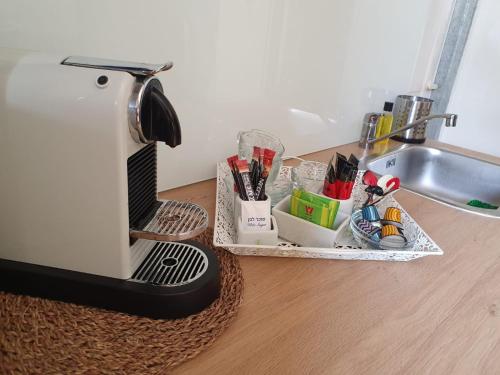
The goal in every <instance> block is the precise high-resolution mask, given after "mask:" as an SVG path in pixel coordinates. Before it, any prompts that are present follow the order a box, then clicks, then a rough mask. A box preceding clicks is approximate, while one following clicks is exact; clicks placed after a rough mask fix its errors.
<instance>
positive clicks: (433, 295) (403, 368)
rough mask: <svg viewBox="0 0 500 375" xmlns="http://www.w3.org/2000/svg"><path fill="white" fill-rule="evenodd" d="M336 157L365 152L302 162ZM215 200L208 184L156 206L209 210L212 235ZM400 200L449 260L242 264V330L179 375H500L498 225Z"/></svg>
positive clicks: (405, 195)
mask: <svg viewBox="0 0 500 375" xmlns="http://www.w3.org/2000/svg"><path fill="white" fill-rule="evenodd" d="M428 143H429V142H428ZM430 144H431V145H433V144H434V145H439V146H440V147H441V148H443V147H444V148H448V149H451V150H455V151H457V150H458V151H460V152H463V153H466V154H469V155H475V156H480V158H482V159H487V160H490V161H494V162H496V163H499V162H500V159H499V158H494V157H491V156H486V155H480V154H477V153H473V152H471V151H466V150H460V149H458V148H456V147H451V146H446V145H443V144H440V143H437V142H431V143H430ZM334 151H339V152H343V153H346V154H349V153H351V152H353V153H356V154H357V155H360V151H361V150H360V149H359V148H358V147H357V146H356V145H355V144H349V145H345V146H341V147H336V148H332V149H329V150H325V151H321V152H317V153H312V154H309V155H306V156H304V158H305V159H309V160H318V161H325V162H327V161H328V160H329V159H330V157H331V155H332V153H333V152H334ZM293 163H294V162H293V161H292V162H290V164H293ZM215 190H216V188H215V180H208V181H204V182H200V183H197V184H193V185H189V186H186V187H182V188H177V189H172V190H169V191H167V192H163V193H161V194H160V196H161V197H162V198H175V199H181V200H189V201H193V202H196V203H199V204H201V205H203V206H204V207H205V208H207V209H208V211H209V214H210V217H211V224H212V225H213V218H214V209H215ZM396 198H397V199H398V201H399V202H400V203H401V205H402V206H403V207H405V209H406V210H407V211H408V212H409V213H410V215H412V216H413V218H414V219H415V220H416V221H417V222H418V223H419V224H420V225H421V226H422V228H423V229H424V230H425V231H426V232H427V233H428V234H429V235H430V236H431V237H432V238H433V239H434V240H435V241H436V243H437V244H439V246H440V247H441V248H442V249H443V250H444V255H443V256H429V257H424V258H420V259H417V260H414V261H411V262H403V263H399V262H394V263H393V262H377V261H341V260H315V259H298V258H271V257H244V256H242V257H240V258H239V259H240V262H241V266H242V268H243V275H244V278H245V291H244V301H243V305H242V306H241V308H240V311H239V313H238V316H237V318H236V320H235V321H234V322H233V324H232V325H231V326H230V327H229V328H228V330H227V331H226V332H224V334H223V335H222V336H221V337H220V338H219V339H218V340H217V341H216V342H215V343H214V344H213V346H212V347H211V348H210V349H208V350H207V351H205V352H203V353H202V354H200V355H199V356H198V357H196V358H194V359H192V360H190V361H188V362H187V363H185V364H184V365H182V366H180V367H178V368H177V369H176V370H175V371H174V373H175V374H204V375H207V374H218V375H222V374H240V375H243V374H384V375H386V374H494V373H496V374H498V373H499V372H500V220H497V219H492V218H486V217H481V216H478V215H473V214H470V213H466V212H462V211H459V210H457V209H454V208H450V207H447V206H445V205H442V204H439V203H436V202H433V201H431V200H429V199H426V198H423V197H420V196H418V195H415V194H413V193H410V192H407V191H400V192H398V193H396Z"/></svg>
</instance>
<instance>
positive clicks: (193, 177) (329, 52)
mask: <svg viewBox="0 0 500 375" xmlns="http://www.w3.org/2000/svg"><path fill="white" fill-rule="evenodd" d="M452 3H453V0H441V1H439V2H435V1H433V0H420V1H414V0H350V1H348V0H314V1H305V0H303V1H300V0H274V1H272V0H210V1H195V0H161V1H160V0H158V1H151V0H149V1H131V0H127V1H120V0H105V1H96V0H86V1H77V0H51V1H48V0H43V1H34V0H33V1H27V0H24V1H6V0H0V6H1V9H2V11H1V12H0V46H7V47H20V48H27V49H35V50H44V51H62V52H65V53H68V54H75V55H87V56H96V57H107V58H115V59H124V60H136V61H145V62H161V61H164V60H169V59H171V60H173V61H174V63H175V67H174V69H173V70H171V71H169V72H166V73H163V75H162V81H163V83H164V86H165V88H166V92H167V96H168V97H169V99H170V100H171V101H172V103H173V104H174V106H175V108H176V110H177V112H178V114H179V117H180V120H181V125H182V129H183V144H182V145H181V146H180V147H178V148H176V149H173V150H171V149H168V148H167V147H161V148H160V150H161V152H160V178H159V186H160V188H161V189H164V188H167V187H173V186H178V185H181V184H186V183H190V182H194V181H199V180H203V179H206V178H209V177H213V176H214V175H215V163H216V162H217V161H220V160H224V159H225V157H227V156H228V155H230V154H232V153H235V152H236V134H237V133H238V131H239V130H241V129H251V128H262V129H266V130H268V131H270V132H272V133H274V134H276V135H277V136H278V137H280V138H281V139H282V141H283V143H284V144H285V147H286V148H287V150H286V154H287V155H298V154H303V153H307V152H312V151H315V150H319V149H324V148H327V147H331V146H334V145H338V144H343V143H346V142H352V141H355V140H356V139H357V138H358V137H359V132H360V128H361V120H362V117H363V115H364V113H366V112H368V111H375V110H381V109H382V105H383V102H384V101H385V100H388V99H394V97H395V96H396V95H397V94H401V93H408V92H411V93H420V94H422V93H423V94H427V93H426V92H424V91H423V88H424V87H425V85H426V83H427V82H428V81H431V80H432V78H433V76H434V72H435V69H436V63H437V61H438V56H439V53H440V49H441V45H442V40H443V37H444V33H445V31H446V28H447V24H448V18H449V14H450V8H451V4H452ZM68 84H71V83H70V82H69V83H68Z"/></svg>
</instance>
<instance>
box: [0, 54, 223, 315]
mask: <svg viewBox="0 0 500 375" xmlns="http://www.w3.org/2000/svg"><path fill="white" fill-rule="evenodd" d="M171 67H172V63H165V64H158V65H153V64H143V63H128V62H120V61H113V60H103V59H95V58H84V57H68V56H64V55H56V54H47V53H37V52H29V51H22V50H13V49H0V181H1V183H0V212H1V215H0V241H1V245H0V268H1V270H0V274H3V276H0V279H1V280H0V287H1V289H4V290H9V291H14V292H16V291H18V292H21V293H22V292H24V291H26V293H28V294H33V295H40V296H45V297H49V298H56V299H62V300H67V301H72V302H80V300H79V299H78V298H77V297H75V294H76V292H70V291H69V290H62V289H61V290H60V293H59V294H57V293H55V292H54V293H52V292H50V291H48V290H46V289H48V288H45V289H44V290H34V289H33V288H34V286H33V285H35V284H44V283H45V284H46V285H52V287H53V288H55V289H57V288H58V285H60V283H59V284H58V281H57V280H59V281H60V282H64V283H66V284H67V285H72V286H73V289H75V290H80V294H81V295H85V294H87V297H88V298H87V300H83V301H82V303H87V304H93V305H96V306H101V307H107V308H111V309H115V310H122V311H128V312H132V313H139V314H143V315H148V316H153V317H162V316H180V315H184V314H185V313H188V312H192V311H194V310H196V309H199V308H200V307H203V306H202V305H206V304H207V303H209V302H211V301H212V300H213V298H215V297H216V296H217V295H218V285H219V283H218V280H219V274H218V268H217V260H216V257H215V256H214V255H213V254H209V255H208V256H205V257H204V258H203V259H205V260H206V261H205V263H204V264H205V265H206V267H205V268H203V272H201V271H200V275H195V276H196V277H195V278H196V279H197V280H196V282H197V283H202V284H203V283H205V284H206V285H209V287H208V288H209V289H208V291H207V290H204V292H203V293H202V294H205V297H203V298H202V300H203V301H202V303H201V304H198V305H197V306H196V308H192V309H189V308H188V309H186V310H183V309H182V308H180V309H178V311H177V312H175V313H174V314H170V313H169V310H168V309H164V310H163V311H160V312H158V311H155V310H154V309H151V308H150V309H149V310H148V311H147V312H144V311H141V310H140V309H139V310H137V308H135V307H133V306H123V304H121V302H118V301H116V303H115V304H113V303H111V304H108V302H107V301H106V299H108V300H109V299H112V297H111V296H113V295H125V296H127V298H128V299H129V300H130V301H133V300H134V298H133V297H131V294H130V293H132V294H133V293H135V294H136V297H137V300H144V298H145V297H144V296H145V295H146V296H147V295H148V293H149V292H147V293H146V292H144V290H141V289H140V285H142V284H140V283H133V284H130V285H128V284H127V285H125V284H119V283H118V284H116V282H123V281H125V280H130V279H131V278H132V276H133V275H134V272H135V271H136V270H137V269H138V268H140V266H141V264H140V263H141V262H142V261H143V260H144V259H146V258H147V257H148V254H149V251H150V250H151V249H152V248H155V247H156V248H158V246H160V245H161V246H160V247H162V246H163V247H165V246H166V247H165V248H167V247H168V246H167V245H165V246H164V245H162V244H160V245H158V244H157V241H151V240H150V239H151V238H155V239H156V238H157V237H151V234H150V236H149V237H148V236H147V234H148V233H147V229H144V227H145V226H144V225H142V224H141V226H139V228H135V227H134V228H131V227H130V226H131V225H132V224H131V223H132V221H134V220H135V221H137V222H141V223H145V222H147V220H149V219H148V218H149V217H150V216H155V215H156V213H155V211H154V210H156V209H159V207H165V205H166V203H161V202H158V201H157V192H156V142H164V143H166V144H167V145H169V146H170V147H176V146H177V145H179V144H180V143H181V130H180V125H179V120H178V118H177V115H176V113H175V111H174V108H173V107H172V105H171V104H170V102H169V101H168V99H167V98H166V96H165V94H164V89H163V87H162V84H161V82H160V81H159V80H158V78H156V76H155V75H156V74H158V73H160V72H162V71H165V70H168V69H170V68H171ZM180 206H182V204H181V205H180ZM192 206H193V207H194V211H193V208H190V210H191V211H190V212H197V215H198V216H197V218H199V219H198V222H197V228H198V229H199V230H198V231H197V232H196V233H200V232H201V231H202V230H204V228H206V224H207V214H206V211H205V210H204V209H203V208H201V207H195V205H192ZM183 207H185V206H183ZM190 207H191V206H190ZM132 211H133V212H132ZM150 211H151V212H150ZM132 216H133V218H134V220H132ZM174 216H175V217H176V218H177V219H179V218H181V216H182V215H171V217H174ZM181 220H184V219H182V218H181ZM182 223H183V222H182ZM134 225H135V224H134ZM137 225H139V224H137ZM132 229H133V230H132ZM131 233H134V234H135V235H134V236H132V235H131ZM192 233H193V234H196V233H195V232H194V231H193V232H192ZM141 234H144V236H143V237H141ZM158 236H159V237H160V239H167V240H168V239H169V238H170V239H172V238H173V239H175V240H177V239H185V238H187V236H186V234H185V233H184V234H182V233H181V234H180V235H177V237H172V236H171V237H168V236H167V235H166V234H164V233H160V234H158ZM137 238H149V239H137ZM186 246H191V247H193V246H194V247H195V248H196V247H197V245H193V244H188V245H186ZM151 251H152V250H151ZM200 251H201V252H203V253H206V252H207V251H208V250H207V249H202V250H200ZM165 254H166V253H165ZM165 256H167V255H165ZM169 256H170V255H169ZM169 259H170V258H169ZM172 259H173V258H172ZM172 259H170V260H169V261H164V262H163V266H164V268H165V267H166V269H168V267H174V268H175V267H177V266H180V265H181V264H184V263H182V261H181V259H174V260H172ZM159 260H160V261H161V260H162V259H159ZM208 263H212V264H210V267H209V266H207V264H208ZM214 265H215V269H212V266H214ZM160 268H161V267H160ZM172 269H173V268H172ZM200 270H201V268H200ZM201 273H203V275H202V274H201ZM6 275H11V276H12V277H17V281H16V282H17V283H21V284H23V283H24V284H23V285H21V286H19V285H20V284H19V285H18V287H14V282H13V281H12V280H11V279H8V277H7V276H6ZM19 275H23V277H25V278H27V279H28V281H23V280H22V277H18V276H19ZM40 275H42V277H41V276H40ZM82 275H83V281H82V283H80V281H81V280H80V276H82ZM87 276H88V277H87ZM40 277H41V278H40ZM86 277H87V278H86ZM75 278H76V279H75ZM204 278H206V280H205V281H203V280H204ZM207 278H209V279H207ZM191 279H193V278H191ZM191 279H189V278H186V280H188V281H189V280H191ZM89 280H92V281H91V282H90V283H89ZM96 280H97V281H96ZM151 280H152V279H151ZM151 280H149V279H146V280H142V279H141V280H140V282H145V283H147V282H150V281H151ZM155 280H156V279H155ZM186 280H184V281H182V283H186ZM193 280H194V279H193ZM127 282H128V281H127ZM92 283H93V285H101V286H102V288H101V289H100V291H106V290H108V292H109V295H106V293H105V292H102V293H101V296H100V297H99V298H98V300H97V301H95V300H94V299H95V298H94V299H93V297H92V294H98V293H99V291H96V290H95V289H92V287H89V285H91V284H92ZM82 285H83V286H82ZM120 285H125V289H127V290H128V291H129V294H127V293H125V292H124V290H122V289H120V288H121V286H120ZM168 286H170V287H171V288H170V289H168V292H167V291H166V290H167V289H165V288H164V289H162V291H161V292H157V291H153V292H151V293H153V294H155V293H156V296H155V297H154V298H159V300H158V301H161V298H163V297H164V296H165V295H168V294H169V293H173V292H175V291H176V289H175V288H176V287H179V285H176V284H172V285H168ZM184 287H185V285H184ZM68 288H69V287H68ZM35 289H36V288H35ZM201 289H203V286H202V287H201ZM130 290H133V292H130ZM149 290H150V291H151V286H149ZM185 292H186V291H185V290H184V293H185ZM123 293H125V294H123ZM144 293H146V294H145V295H144ZM185 294H186V293H185ZM65 296H66V297H65ZM68 296H69V297H68ZM141 298H142V299H141ZM198 299H199V297H198ZM146 300H147V298H146ZM171 302H172V301H171ZM177 302H178V301H177ZM177 302H176V303H177ZM191 302H192V301H191ZM191 302H190V303H191ZM131 304H132V303H130V304H129V305H131ZM177 304H178V305H179V306H180V305H182V301H181V302H178V303H177ZM191 304H192V303H191ZM195 304H196V303H195ZM181 307H182V306H181Z"/></svg>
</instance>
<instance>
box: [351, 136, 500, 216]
mask: <svg viewBox="0 0 500 375" xmlns="http://www.w3.org/2000/svg"><path fill="white" fill-rule="evenodd" d="M360 167H361V168H363V169H370V170H372V171H373V172H375V173H376V174H379V175H384V174H391V175H393V176H397V177H399V178H400V180H401V186H402V187H403V188H405V189H407V190H410V191H412V192H414V193H417V194H420V195H422V196H425V197H428V198H430V199H433V200H436V201H438V202H441V203H445V204H448V205H451V206H453V207H456V208H459V209H462V210H466V211H470V212H474V213H477V214H481V215H486V216H492V217H497V218H500V209H496V210H491V209H484V208H476V207H472V206H468V205H467V204H466V203H467V202H469V201H470V200H472V199H477V200H480V201H482V202H486V203H489V204H492V205H495V206H500V165H498V164H493V163H490V162H488V161H484V160H480V159H476V158H472V157H468V156H464V155H461V154H457V153H454V152H450V151H446V150H441V149H438V148H434V147H427V146H413V145H404V146H402V147H400V148H398V149H395V150H393V151H389V152H388V153H386V154H383V155H373V156H369V157H367V158H364V159H362V160H361V163H360Z"/></svg>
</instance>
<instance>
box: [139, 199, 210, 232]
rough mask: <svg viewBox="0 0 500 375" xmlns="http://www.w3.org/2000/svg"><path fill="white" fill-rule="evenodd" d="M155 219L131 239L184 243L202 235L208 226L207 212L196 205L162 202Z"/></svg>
mask: <svg viewBox="0 0 500 375" xmlns="http://www.w3.org/2000/svg"><path fill="white" fill-rule="evenodd" d="M160 202H161V205H160V206H159V207H158V209H157V210H156V213H155V214H154V217H153V218H152V219H151V221H149V222H148V223H147V224H146V225H145V226H144V228H143V229H142V230H137V229H131V230H130V237H133V238H142V239H147V240H155V241H182V240H186V239H189V238H192V237H195V236H197V235H199V234H201V233H202V232H203V231H205V229H207V226H208V213H207V211H206V210H205V209H204V208H203V207H201V206H198V205H196V204H194V203H189V202H178V201H173V200H168V201H160Z"/></svg>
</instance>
